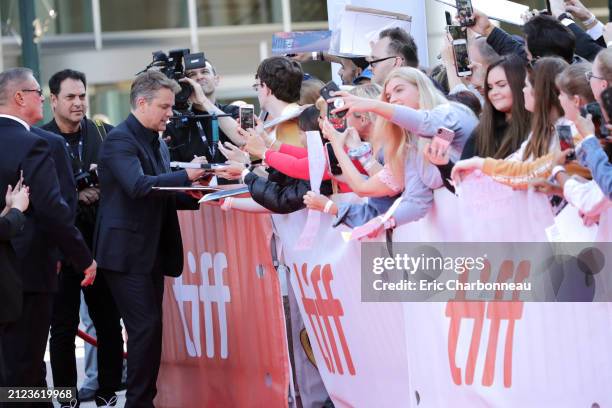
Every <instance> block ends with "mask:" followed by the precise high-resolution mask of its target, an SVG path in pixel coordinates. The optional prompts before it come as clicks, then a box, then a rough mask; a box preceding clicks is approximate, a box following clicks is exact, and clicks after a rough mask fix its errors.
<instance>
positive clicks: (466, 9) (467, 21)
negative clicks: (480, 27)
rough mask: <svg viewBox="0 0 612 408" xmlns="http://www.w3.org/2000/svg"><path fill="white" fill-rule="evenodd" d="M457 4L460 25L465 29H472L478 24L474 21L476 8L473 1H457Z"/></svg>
mask: <svg viewBox="0 0 612 408" xmlns="http://www.w3.org/2000/svg"><path fill="white" fill-rule="evenodd" d="M455 1H456V4H457V15H458V16H459V24H460V25H461V26H463V27H470V26H473V25H474V24H476V19H474V8H473V7H472V1H471V0H455Z"/></svg>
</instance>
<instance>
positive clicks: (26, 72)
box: [0, 67, 34, 106]
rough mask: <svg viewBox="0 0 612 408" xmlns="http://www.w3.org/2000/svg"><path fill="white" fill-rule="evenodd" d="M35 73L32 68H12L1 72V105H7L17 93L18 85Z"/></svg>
mask: <svg viewBox="0 0 612 408" xmlns="http://www.w3.org/2000/svg"><path fill="white" fill-rule="evenodd" d="M33 77H34V74H33V73H32V70H31V69H30V68H21V67H20V68H11V69H7V70H6V71H3V72H1V73H0V106H6V105H7V104H8V103H9V101H10V99H11V96H12V95H13V94H14V93H15V91H16V90H15V88H16V87H17V85H21V84H23V83H24V82H26V81H28V80H29V79H31V78H33Z"/></svg>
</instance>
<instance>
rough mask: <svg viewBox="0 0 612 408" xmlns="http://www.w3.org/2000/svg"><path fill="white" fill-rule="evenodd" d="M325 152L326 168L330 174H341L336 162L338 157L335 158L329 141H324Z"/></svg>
mask: <svg viewBox="0 0 612 408" xmlns="http://www.w3.org/2000/svg"><path fill="white" fill-rule="evenodd" d="M325 154H326V155H327V168H328V170H329V172H330V173H331V174H333V175H334V176H339V175H341V174H342V168H341V167H340V164H339V163H338V159H337V158H336V153H334V148H333V147H332V145H331V143H329V142H328V143H325Z"/></svg>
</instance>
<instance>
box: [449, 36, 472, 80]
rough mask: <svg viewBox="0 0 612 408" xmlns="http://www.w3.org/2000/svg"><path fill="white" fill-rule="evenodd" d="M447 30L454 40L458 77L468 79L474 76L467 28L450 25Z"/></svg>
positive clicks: (454, 55)
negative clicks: (471, 67) (469, 53)
mask: <svg viewBox="0 0 612 408" xmlns="http://www.w3.org/2000/svg"><path fill="white" fill-rule="evenodd" d="M446 30H447V31H448V33H449V34H450V36H451V38H452V39H453V42H452V45H453V57H454V58H455V69H456V71H457V76H459V77H466V76H470V75H472V70H471V69H470V57H469V55H468V47H467V30H466V28H465V27H461V26H453V25H450V26H447V27H446Z"/></svg>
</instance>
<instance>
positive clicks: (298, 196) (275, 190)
mask: <svg viewBox="0 0 612 408" xmlns="http://www.w3.org/2000/svg"><path fill="white" fill-rule="evenodd" d="M268 171H269V176H268V179H265V178H264V177H260V176H258V175H256V174H255V173H252V172H251V173H249V174H248V175H247V176H246V177H245V178H244V182H245V184H246V185H247V186H248V187H249V192H250V193H251V197H252V198H253V200H255V201H256V202H257V203H258V204H259V205H261V206H263V207H265V208H267V209H268V210H270V211H272V212H274V213H277V214H289V213H292V212H294V211H299V210H301V209H303V208H306V205H304V195H305V194H306V193H307V192H308V191H309V190H310V183H309V182H308V181H306V180H298V179H294V178H292V177H289V176H286V175H285V174H283V173H281V172H279V171H277V170H274V169H269V170H268ZM321 194H323V195H331V194H332V186H331V181H329V180H327V181H323V183H322V184H321Z"/></svg>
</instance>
